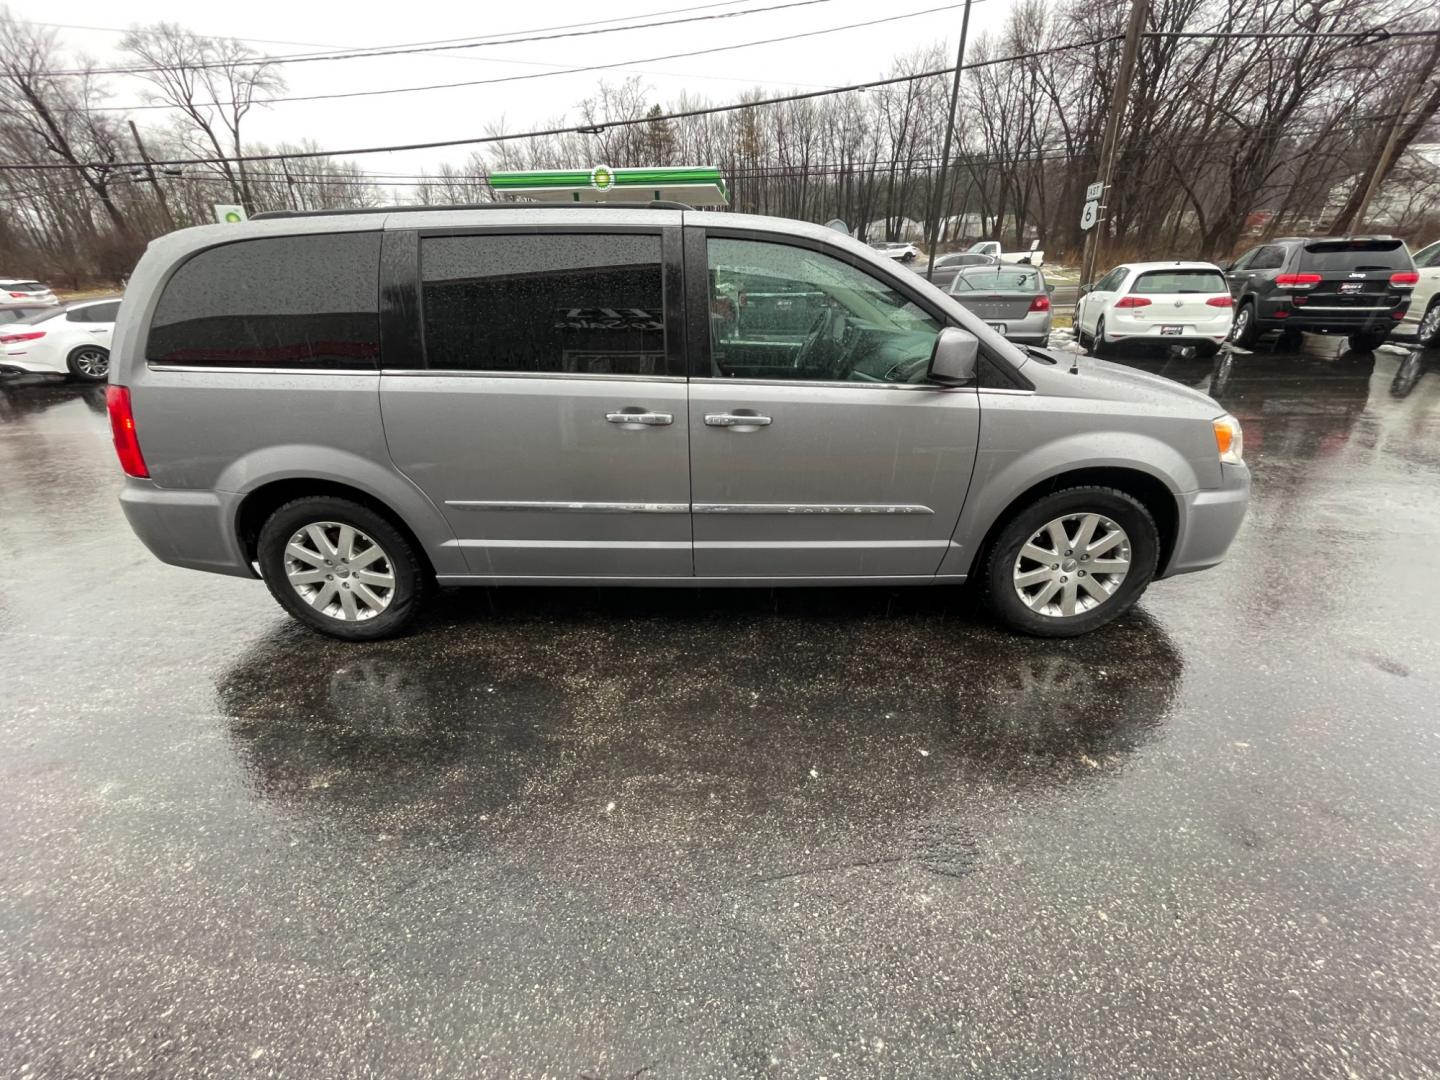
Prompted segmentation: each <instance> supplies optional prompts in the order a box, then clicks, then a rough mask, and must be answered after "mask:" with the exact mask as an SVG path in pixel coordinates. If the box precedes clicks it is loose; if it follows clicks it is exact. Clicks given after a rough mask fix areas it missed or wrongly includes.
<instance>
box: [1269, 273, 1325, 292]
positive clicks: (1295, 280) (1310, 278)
mask: <svg viewBox="0 0 1440 1080" xmlns="http://www.w3.org/2000/svg"><path fill="white" fill-rule="evenodd" d="M1321 280H1322V279H1321V277H1320V275H1319V274H1279V275H1277V276H1276V278H1275V284H1276V285H1279V286H1280V287H1281V288H1282V289H1313V288H1314V287H1315V286H1316V285H1319V284H1320V282H1321Z"/></svg>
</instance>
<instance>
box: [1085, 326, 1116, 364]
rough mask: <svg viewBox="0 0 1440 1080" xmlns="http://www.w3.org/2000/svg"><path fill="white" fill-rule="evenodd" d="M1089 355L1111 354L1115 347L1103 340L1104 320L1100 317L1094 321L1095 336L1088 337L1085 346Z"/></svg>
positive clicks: (1113, 353) (1113, 352)
mask: <svg viewBox="0 0 1440 1080" xmlns="http://www.w3.org/2000/svg"><path fill="white" fill-rule="evenodd" d="M1086 348H1087V349H1088V350H1089V352H1090V355H1091V356H1113V355H1115V347H1114V346H1113V345H1111V344H1110V343H1109V342H1107V341H1106V340H1105V320H1104V319H1100V320H1099V321H1098V322H1096V323H1095V336H1094V337H1093V338H1091V339H1090V344H1089V345H1087V346H1086Z"/></svg>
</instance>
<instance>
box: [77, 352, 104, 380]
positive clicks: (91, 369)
mask: <svg viewBox="0 0 1440 1080" xmlns="http://www.w3.org/2000/svg"><path fill="white" fill-rule="evenodd" d="M75 369H76V370H77V371H79V372H80V374H82V375H84V376H85V377H86V378H87V379H103V378H105V377H106V376H107V375H109V374H110V356H109V354H108V353H106V352H105V351H104V350H103V349H81V350H80V351H79V352H77V353H76V354H75Z"/></svg>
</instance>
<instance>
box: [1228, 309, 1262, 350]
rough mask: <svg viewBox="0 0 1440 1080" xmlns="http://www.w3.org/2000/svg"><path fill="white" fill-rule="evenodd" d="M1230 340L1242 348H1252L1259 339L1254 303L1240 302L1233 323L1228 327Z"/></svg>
mask: <svg viewBox="0 0 1440 1080" xmlns="http://www.w3.org/2000/svg"><path fill="white" fill-rule="evenodd" d="M1230 340H1231V341H1233V342H1234V343H1235V344H1236V345H1239V346H1240V347H1241V348H1242V349H1249V348H1252V347H1253V346H1254V344H1255V342H1257V341H1258V340H1260V328H1259V327H1258V326H1256V325H1255V305H1254V304H1249V303H1245V304H1241V305H1240V310H1238V311H1237V312H1235V325H1234V326H1232V327H1231V328H1230Z"/></svg>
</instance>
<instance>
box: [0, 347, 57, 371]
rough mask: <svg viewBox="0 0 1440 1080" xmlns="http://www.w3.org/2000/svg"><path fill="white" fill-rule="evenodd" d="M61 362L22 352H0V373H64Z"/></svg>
mask: <svg viewBox="0 0 1440 1080" xmlns="http://www.w3.org/2000/svg"><path fill="white" fill-rule="evenodd" d="M68 373H69V372H68V371H67V370H66V368H65V366H64V364H63V363H61V364H60V365H56V364H54V363H52V362H50V361H49V360H46V359H43V358H37V357H33V356H30V355H28V354H26V353H24V352H17V353H0V374H5V375H66V374H68Z"/></svg>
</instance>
